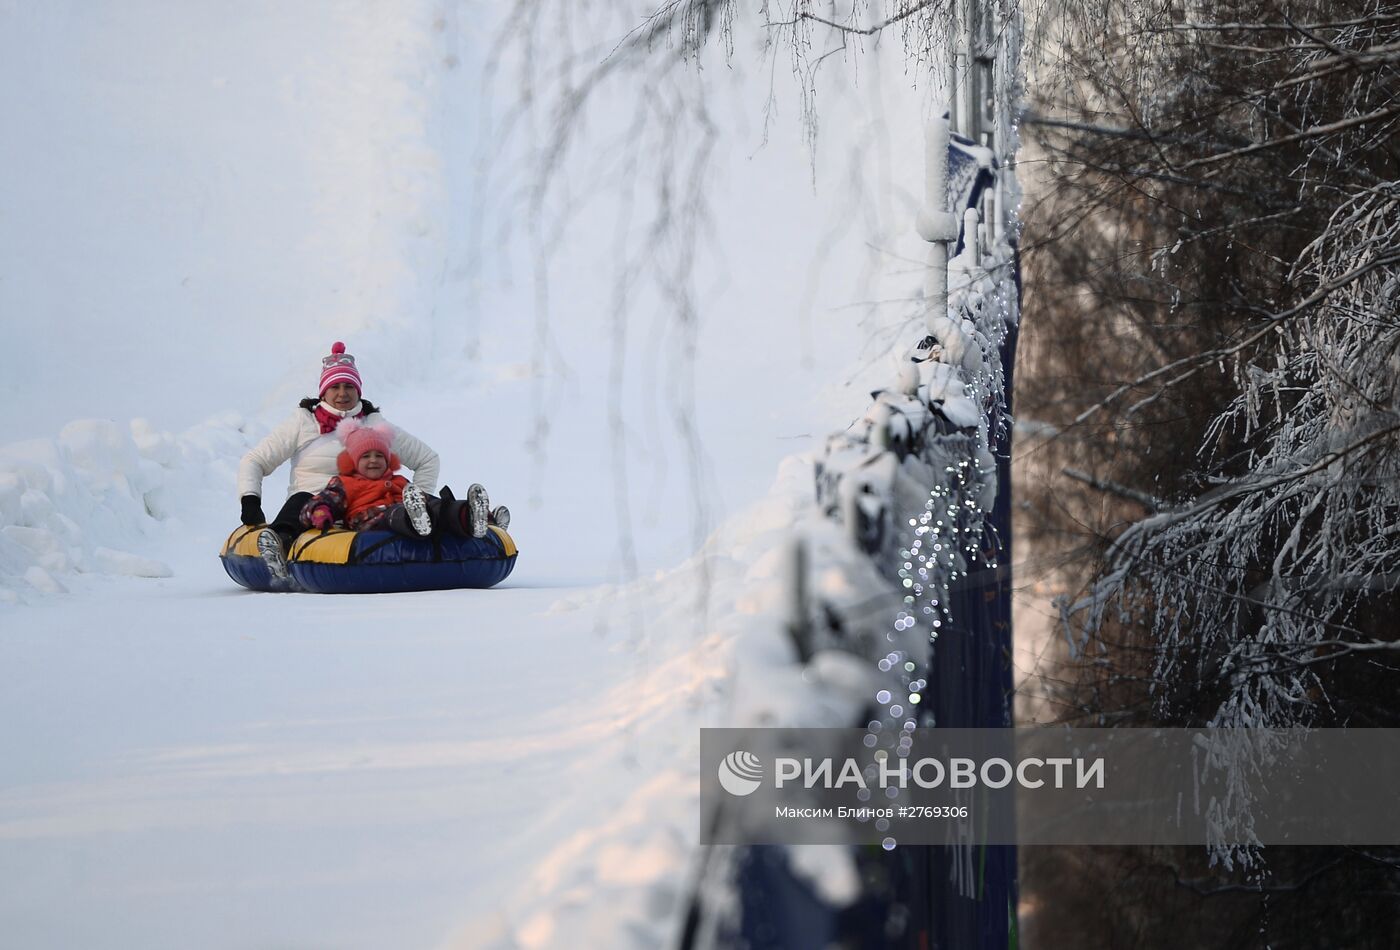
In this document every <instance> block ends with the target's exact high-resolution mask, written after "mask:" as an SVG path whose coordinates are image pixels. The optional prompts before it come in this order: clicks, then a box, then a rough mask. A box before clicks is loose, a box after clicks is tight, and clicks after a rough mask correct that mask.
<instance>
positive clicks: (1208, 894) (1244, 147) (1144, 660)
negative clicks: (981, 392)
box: [1018, 0, 1400, 947]
mask: <svg viewBox="0 0 1400 950" xmlns="http://www.w3.org/2000/svg"><path fill="white" fill-rule="evenodd" d="M1043 26H1044V30H1045V32H1044V33H1043V34H1042V36H1041V42H1040V43H1039V44H1038V46H1037V49H1038V50H1039V51H1041V52H1042V54H1043V55H1044V57H1045V58H1044V60H1043V61H1042V63H1041V66H1040V72H1039V74H1038V76H1037V81H1036V83H1034V84H1033V86H1032V98H1033V104H1032V108H1033V112H1032V113H1031V115H1030V116H1029V117H1028V119H1029V124H1031V126H1032V128H1033V129H1034V133H1035V137H1036V139H1037V141H1038V145H1039V147H1040V148H1041V150H1042V157H1043V159H1044V165H1043V170H1042V172H1041V173H1040V175H1039V179H1040V180H1039V186H1038V187H1032V188H1031V189H1030V190H1031V193H1032V195H1034V196H1035V197H1034V200H1033V201H1032V203H1031V205H1030V207H1028V209H1027V214H1026V220H1027V231H1026V240H1025V242H1024V244H1023V247H1024V248H1025V249H1026V262H1027V268H1026V288H1027V296H1026V317H1025V327H1026V333H1025V336H1024V337H1023V351H1022V352H1023V363H1022V369H1023V374H1022V377H1021V380H1022V383H1021V386H1020V388H1019V389H1018V398H1019V401H1020V408H1021V411H1022V413H1023V414H1026V415H1031V416H1034V417H1036V418H1038V419H1041V420H1044V421H1045V422H1048V423H1051V424H1052V425H1053V426H1054V427H1055V428H1056V429H1057V430H1058V435H1057V436H1055V437H1054V438H1053V439H1051V440H1050V441H1048V442H1047V443H1045V444H1044V445H1043V446H1041V447H1040V448H1039V449H1037V450H1036V451H1035V452H1034V453H1033V454H1032V457H1031V458H1032V463H1033V465H1034V466H1035V467H1036V469H1037V470H1038V471H1039V473H1040V474H1041V475H1042V476H1043V479H1042V480H1040V481H1038V482H1035V483H1032V484H1031V485H1029V486H1027V488H1028V492H1027V495H1028V500H1029V501H1030V502H1031V506H1032V507H1033V508H1034V509H1035V511H1036V513H1037V514H1038V515H1039V516H1040V517H1039V519H1038V521H1039V531H1040V541H1041V543H1042V544H1044V545H1046V546H1047V547H1048V548H1053V549H1055V550H1058V551H1060V552H1062V553H1063V557H1064V560H1063V563H1062V565H1061V566H1062V570H1061V574H1062V576H1063V578H1064V579H1065V580H1067V581H1068V582H1069V584H1070V585H1072V586H1071V595H1070V596H1069V597H1067V598H1066V600H1065V602H1064V608H1065V611H1064V632H1065V634H1066V642H1067V644H1068V645H1069V647H1068V651H1067V652H1069V653H1071V658H1070V660H1069V662H1068V663H1067V664H1066V675H1065V678H1064V682H1062V683H1061V684H1060V689H1059V690H1058V691H1057V698H1059V699H1060V700H1062V701H1063V703H1064V706H1063V707H1062V708H1063V709H1064V711H1065V716H1066V718H1067V719H1070V720H1074V721H1079V722H1084V723H1086V724H1093V723H1105V724H1130V725H1131V724H1151V723H1161V724H1173V725H1205V724H1214V725H1220V726H1247V725H1270V726H1289V725H1297V724H1313V725H1340V724H1346V725H1349V726H1353V727H1371V726H1394V725H1395V724H1396V722H1397V718H1398V717H1400V709H1397V703H1396V701H1395V699H1394V695H1395V690H1394V683H1395V681H1396V679H1395V677H1396V674H1397V673H1398V672H1400V669H1398V668H1397V667H1400V649H1398V648H1397V643H1396V639H1397V638H1396V632H1397V628H1396V626H1395V623H1394V619H1393V618H1394V616H1395V613H1396V608H1397V606H1400V598H1397V586H1400V575H1397V573H1396V568H1395V564H1396V563H1398V561H1397V555H1400V499H1397V497H1396V496H1397V490H1398V489H1397V482H1396V477H1395V476H1396V471H1395V468H1396V464H1397V463H1396V458H1397V447H1400V441H1397V440H1398V439H1400V414H1397V410H1400V406H1397V403H1396V395H1397V394H1396V385H1397V381H1398V380H1397V370H1400V364H1397V347H1400V307H1397V295H1398V294H1400V150H1397V147H1396V144H1397V139H1396V134H1395V133H1396V130H1397V128H1400V102H1397V93H1400V76H1398V75H1397V67H1398V66H1400V6H1397V5H1396V4H1393V3H1379V2H1374V0H1366V2H1345V0H1344V2H1291V3H1280V2H1266V0H1253V2H1252V0H1228V2H1223V3H1215V4H1201V3H1194V2H1167V3H1160V4H1142V3H1137V2H1133V0H1110V2H1106V3H1102V4H1095V5H1093V6H1092V7H1079V6H1073V7H1072V6H1070V5H1065V7H1064V9H1063V10H1061V11H1060V15H1058V16H1056V17H1052V18H1048V19H1047V20H1045V21H1043ZM1027 177H1029V176H1027ZM1076 589H1077V592H1076ZM1255 857H1256V858H1257V857H1262V859H1263V864H1264V871H1262V872H1261V871H1259V870H1257V869H1256V870H1253V871H1247V872H1241V871H1239V870H1238V869H1236V870H1235V871H1234V872H1229V871H1228V870H1222V869H1221V868H1220V867H1218V866H1217V867H1215V868H1210V867H1209V866H1208V863H1209V862H1208V861H1207V859H1206V857H1205V856H1204V855H1202V854H1200V853H1199V852H1188V851H1186V850H1175V851H1173V850H1155V851H1154V850H1152V849H1122V850H1118V851H1110V850H1107V849H1103V850H1095V851H1086V852H1082V853H1079V854H1075V855H1051V856H1039V857H1037V858H1036V860H1037V861H1040V862H1041V865H1042V870H1039V871H1036V870H1032V871H1028V872H1027V875H1026V876H1027V880H1028V881H1030V882H1033V886H1032V888H1031V889H1032V890H1035V889H1036V885H1035V884H1034V882H1036V881H1039V882H1040V884H1039V887H1040V888H1041V891H1040V893H1039V894H1038V897H1039V898H1040V899H1041V901H1042V906H1043V908H1044V909H1043V911H1042V913H1041V916H1042V917H1044V918H1046V921H1045V923H1044V926H1045V927H1046V928H1047V930H1048V931H1049V932H1054V933H1059V934H1060V935H1061V936H1063V935H1064V933H1065V930H1064V928H1072V930H1071V932H1073V928H1077V929H1078V930H1079V931H1080V932H1090V933H1093V934H1094V935H1095V936H1096V938H1099V939H1105V940H1116V941H1117V942H1128V941H1131V942H1132V943H1133V944H1134V945H1137V946H1164V947H1165V946H1180V945H1201V946H1207V945H1232V946H1233V945H1256V944H1258V945H1265V944H1267V945H1269V946H1273V947H1280V946H1315V945H1335V946H1389V945H1393V944H1394V942H1395V941H1396V939H1397V934H1396V931H1395V923H1394V919H1393V914H1392V913H1391V912H1390V910H1389V902H1393V900H1394V895H1395V894H1396V893H1397V891H1400V875H1398V874H1397V868H1398V867H1400V864H1397V861H1396V855H1395V854H1394V852H1393V851H1392V850H1390V849H1274V848H1270V849H1267V850H1266V851H1265V852H1264V853H1263V854H1262V855H1255ZM1045 865H1050V866H1049V867H1048V868H1045V867H1044V866H1045ZM1107 876H1113V877H1115V878H1117V879H1118V880H1119V881H1120V883H1119V884H1118V886H1116V887H1115V888H1113V889H1112V890H1111V891H1110V892H1107V893H1106V892H1105V891H1104V890H1103V889H1102V888H1098V887H1095V888H1092V890H1091V892H1090V893H1088V894H1079V893H1077V891H1076V889H1075V888H1074V887H1073V886H1072V885H1069V884H1066V883H1065V882H1069V881H1074V880H1077V879H1078V880H1083V879H1086V878H1087V879H1092V880H1100V879H1102V878H1104V877H1107ZM1046 882H1053V883H1048V884H1047V883H1046ZM1052 893H1053V897H1051V895H1052ZM1075 908H1077V909H1078V912H1079V914H1082V917H1081V916H1077V915H1076V910H1075ZM1051 918H1053V921H1054V923H1053V924H1052V923H1051Z"/></svg>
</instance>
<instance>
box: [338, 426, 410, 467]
mask: <svg viewBox="0 0 1400 950" xmlns="http://www.w3.org/2000/svg"><path fill="white" fill-rule="evenodd" d="M335 434H336V436H337V437H338V438H339V439H340V441H341V442H344V443H345V451H344V452H341V453H340V455H339V456H337V457H336V465H337V466H338V467H339V469H340V474H342V475H353V474H355V466H357V465H358V464H359V462H360V456H361V455H364V454H365V453H366V452H369V451H371V450H378V451H380V452H383V453H384V457H385V458H386V459H388V460H389V472H390V474H392V473H394V472H397V471H398V470H399V466H400V465H402V464H403V463H402V462H401V461H399V457H398V456H397V455H395V454H394V453H393V451H392V450H391V449H390V448H389V447H390V446H391V445H393V443H394V428H393V426H390V425H389V424H388V423H385V422H380V423H376V424H375V425H372V426H367V425H365V424H364V423H363V422H361V421H360V420H359V419H346V420H345V421H344V422H342V423H341V424H340V425H339V426H338V427H337V428H336V430H335Z"/></svg>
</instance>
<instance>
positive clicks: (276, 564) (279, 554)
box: [258, 528, 292, 581]
mask: <svg viewBox="0 0 1400 950" xmlns="http://www.w3.org/2000/svg"><path fill="white" fill-rule="evenodd" d="M258 554H259V556H261V557H262V559H263V563H264V564H266V565H267V569H268V571H270V572H271V573H272V576H273V578H275V579H276V580H279V581H288V580H291V577H292V573H291V571H289V570H287V555H286V554H284V553H283V541H282V536H281V535H280V534H278V533H277V532H276V531H274V530H273V529H271V528H263V529H262V530H261V531H259V532H258Z"/></svg>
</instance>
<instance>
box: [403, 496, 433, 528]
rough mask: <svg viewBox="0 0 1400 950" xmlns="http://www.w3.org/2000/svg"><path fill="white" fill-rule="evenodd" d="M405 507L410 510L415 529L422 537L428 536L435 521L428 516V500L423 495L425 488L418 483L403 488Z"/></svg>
mask: <svg viewBox="0 0 1400 950" xmlns="http://www.w3.org/2000/svg"><path fill="white" fill-rule="evenodd" d="M403 509H404V511H406V512H408V518H409V521H410V522H412V524H413V530H414V531H417V532H418V534H419V536H420V537H424V538H426V537H427V536H428V535H429V534H430V533H432V530H433V521H432V519H431V518H430V517H428V500H427V498H425V497H424V495H423V489H421V488H419V487H418V486H417V485H409V486H408V487H407V488H405V489H404V490H403Z"/></svg>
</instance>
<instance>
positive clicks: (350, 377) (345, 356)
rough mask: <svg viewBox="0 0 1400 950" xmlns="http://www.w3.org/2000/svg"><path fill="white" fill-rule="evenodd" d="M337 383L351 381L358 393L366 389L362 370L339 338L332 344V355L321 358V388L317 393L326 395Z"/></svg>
mask: <svg viewBox="0 0 1400 950" xmlns="http://www.w3.org/2000/svg"><path fill="white" fill-rule="evenodd" d="M336 383H350V384H351V385H352V386H354V387H355V391H356V392H357V393H363V392H364V391H365V387H364V386H363V385H361V383H360V371H359V370H358V369H356V368H355V357H353V356H351V355H350V354H349V353H347V352H345V344H344V343H341V342H340V341H339V340H337V341H335V342H334V343H332V344H331V355H330V356H326V357H323V358H322V359H321V389H320V391H319V392H318V393H317V395H320V396H324V395H325V394H326V390H327V389H330V388H331V387H332V386H334V385H335V384H336Z"/></svg>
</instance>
